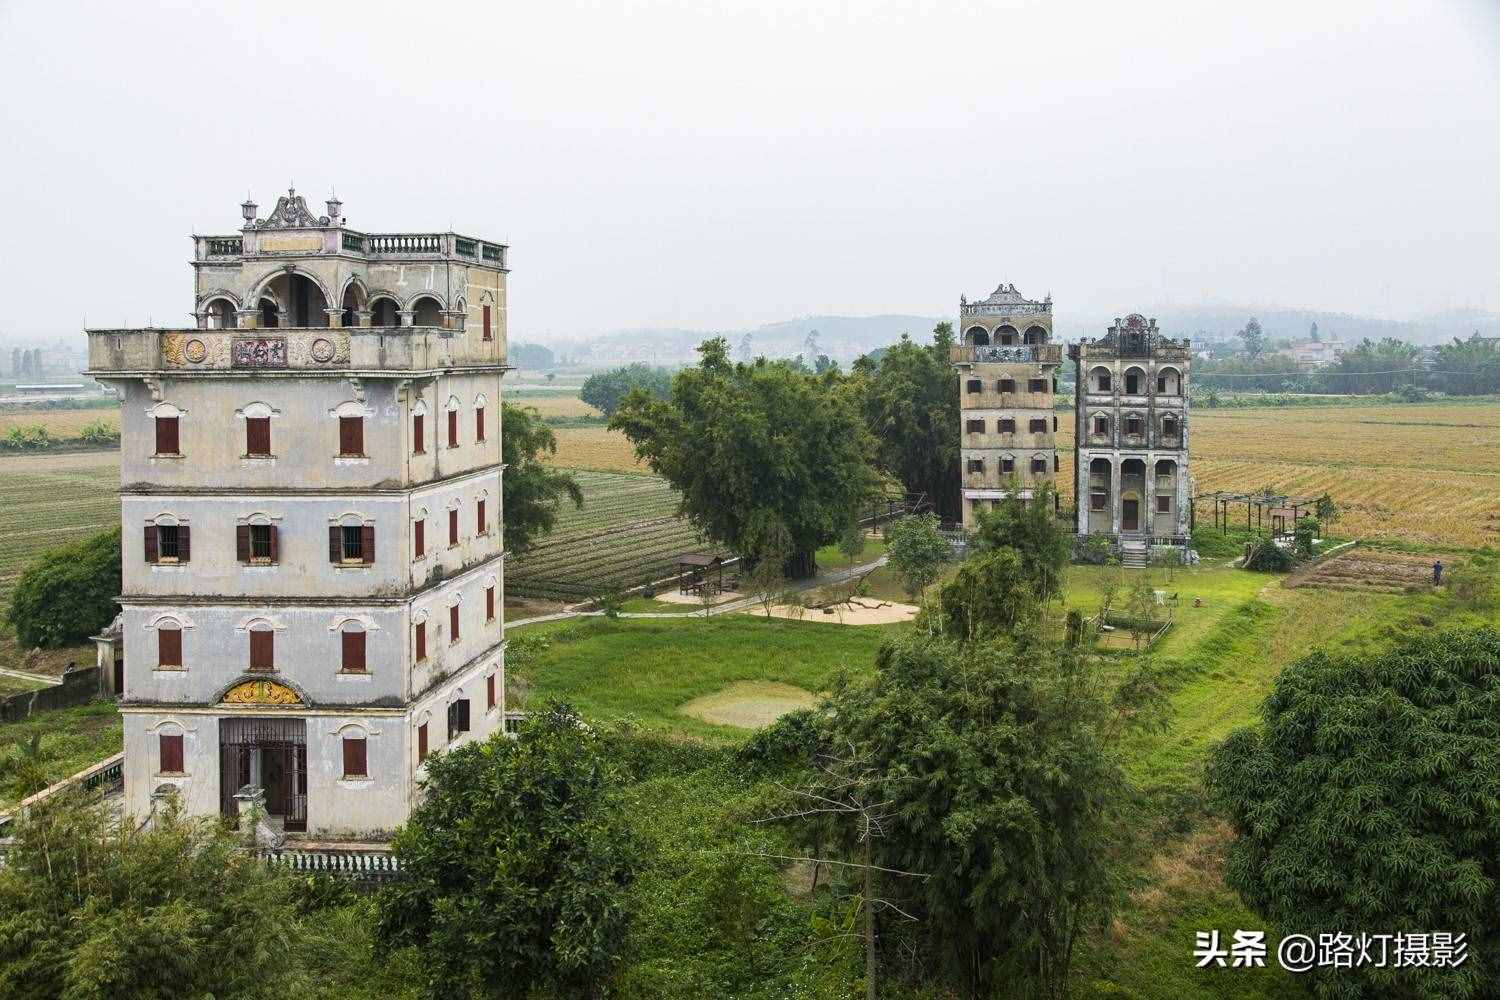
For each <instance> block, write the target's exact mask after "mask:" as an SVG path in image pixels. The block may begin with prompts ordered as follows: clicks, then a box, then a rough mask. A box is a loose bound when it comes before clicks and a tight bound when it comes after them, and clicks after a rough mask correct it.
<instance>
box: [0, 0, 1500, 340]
mask: <svg viewBox="0 0 1500 1000" xmlns="http://www.w3.org/2000/svg"><path fill="white" fill-rule="evenodd" d="M0 88H3V93H4V95H5V97H4V100H3V102H0V141H3V144H4V146H3V148H4V152H3V155H0V187H3V193H4V196H5V214H4V221H3V224H0V298H3V301H4V302H6V303H7V306H8V308H7V309H6V310H5V315H4V316H3V317H0V329H3V330H4V331H5V333H7V334H10V335H16V334H23V333H24V334H41V335H45V336H47V337H48V338H50V337H52V336H55V335H59V334H72V333H74V332H76V331H77V330H79V329H80V328H81V327H82V326H83V324H84V323H85V321H87V323H88V324H89V325H90V326H108V325H119V324H127V323H128V324H134V325H140V324H144V323H145V322H146V321H147V319H148V318H151V319H153V320H154V321H155V322H156V323H158V324H184V325H185V324H186V323H187V322H188V319H189V317H188V313H189V311H190V310H191V308H192V283H191V272H190V269H189V267H188V264H187V261H188V260H189V258H190V255H191V250H190V244H189V242H188V234H189V233H191V232H194V231H197V232H200V233H228V232H233V231H235V230H236V229H237V228H238V226H239V224H240V221H239V208H238V204H239V202H240V201H241V200H243V198H244V196H245V193H246V191H247V190H248V191H250V192H251V193H252V194H253V195H254V196H255V198H256V200H257V201H259V203H260V204H261V206H262V209H261V211H262V216H264V215H265V214H266V213H268V212H269V211H270V209H271V207H273V206H274V205H275V200H276V196H277V194H278V193H279V192H280V191H283V190H284V189H285V188H286V186H287V184H288V182H289V181H295V182H296V184H297V188H298V190H299V191H300V192H302V193H304V194H306V195H308V196H309V202H311V203H313V204H314V206H315V208H316V211H318V212H320V213H321V212H322V210H323V209H322V207H321V202H322V200H323V199H324V198H325V197H326V196H327V194H328V191H329V189H330V187H334V186H336V187H337V190H338V194H339V196H340V197H341V198H342V199H343V201H344V210H345V213H346V215H347V216H348V217H349V219H350V220H351V223H352V224H353V225H355V226H357V227H361V228H365V229H369V230H374V231H393V230H402V229H405V230H416V231H423V230H431V229H447V228H449V227H450V226H451V227H452V228H454V229H457V230H458V231H460V232H463V233H468V234H471V235H475V236H480V237H485V238H491V239H499V240H503V241H506V242H508V243H509V244H510V245H511V254H512V257H511V262H512V266H513V269H514V270H513V273H512V275H511V299H510V301H511V326H510V331H511V336H512V338H516V339H535V338H545V337H547V336H549V335H550V336H554V337H563V336H575V335H578V334H583V333H588V332H593V331H598V330H603V329H614V328H619V327H634V326H642V325H670V326H690V327H699V328H718V329H726V328H735V327H742V326H748V325H753V324H757V323H760V322H764V321H769V320H776V319H784V318H790V317H793V316H798V315H804V314H809V313H825V312H827V313H845V314H869V313H880V312H911V313H921V314H945V313H950V312H952V311H954V309H955V308H956V303H957V299H958V296H959V295H960V293H967V294H969V295H971V296H973V295H983V294H985V293H987V292H988V291H989V290H990V289H992V288H993V287H994V286H995V284H996V283H997V282H999V281H1001V280H1006V281H1014V282H1016V283H1017V284H1018V285H1019V286H1020V287H1021V289H1022V291H1025V292H1028V293H1032V294H1036V295H1040V294H1042V293H1044V292H1047V291H1049V290H1050V291H1051V292H1052V293H1053V295H1054V296H1055V297H1056V300H1057V308H1058V312H1059V314H1060V315H1061V314H1064V313H1068V312H1077V313H1087V314H1099V315H1119V314H1122V313H1123V312H1126V311H1129V310H1131V309H1135V308H1147V307H1149V306H1152V305H1157V304H1163V303H1186V302H1195V301H1200V300H1213V301H1219V302H1235V303H1245V304H1282V305H1289V306H1293V305H1295V306H1307V307H1312V308H1323V309H1334V310H1347V311H1355V312H1366V313H1371V314H1377V315H1388V316H1402V317H1404V316H1407V315H1410V314H1412V313H1415V312H1420V311H1423V310H1428V309H1441V308H1449V307H1481V308H1489V309H1500V0H1429V2H1380V0H1376V2H1372V0H1350V2H1343V0H1312V2H1309V0H1296V2H1279V0H1259V2H1257V3H1240V4H1232V5H1231V4H1227V3H1205V2H1203V0H1181V2H1178V0H1172V2H1152V0H1141V2H1136V3H1119V2H1108V3H1105V2H1099V3H1070V2H1060V0H1046V2H1037V3H987V4H961V3H943V2H941V0H909V2H907V0H864V2H851V3H832V2H825V0H730V2H725V0H693V2H690V3H689V2H613V3H599V4H588V3H576V2H571V0H543V2H540V3H538V2H528V3H506V2H493V0H492V2H476V3H449V2H441V0H420V2H409V3H403V4H387V3H379V2H370V0H362V2H358V3H334V2H325V0H302V2H299V3H282V2H271V0H256V2H253V3H252V2H239V3H229V2H215V3H205V2H202V0H193V2H185V3H180V4H179V3H160V2H149V0H133V2H130V3H123V2H119V0H110V2H107V3H81V2H76V0H0Z"/></svg>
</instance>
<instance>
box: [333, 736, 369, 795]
mask: <svg viewBox="0 0 1500 1000" xmlns="http://www.w3.org/2000/svg"><path fill="white" fill-rule="evenodd" d="M335 734H336V735H337V736H338V738H339V743H340V746H341V747H342V749H343V758H344V771H343V774H342V775H341V778H342V780H344V781H351V780H352V781H365V780H367V779H368V778H369V777H370V754H369V745H370V732H369V730H368V729H366V728H365V727H364V726H362V725H360V724H359V723H357V722H348V723H345V724H344V725H342V726H340V727H339V728H338V729H337V730H336V731H335Z"/></svg>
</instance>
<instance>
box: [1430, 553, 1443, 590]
mask: <svg viewBox="0 0 1500 1000" xmlns="http://www.w3.org/2000/svg"><path fill="white" fill-rule="evenodd" d="M1442 583H1443V561H1442V560H1441V559H1438V560H1435V561H1434V562H1433V564H1432V585H1433V586H1434V587H1438V586H1441V585H1442Z"/></svg>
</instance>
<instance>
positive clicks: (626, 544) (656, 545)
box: [505, 471, 705, 601]
mask: <svg viewBox="0 0 1500 1000" xmlns="http://www.w3.org/2000/svg"><path fill="white" fill-rule="evenodd" d="M575 474H576V475H577V477H578V483H579V485H580V486H581V487H583V507H582V508H581V509H579V508H575V507H574V506H573V505H572V504H570V503H564V505H563V509H562V512H561V513H560V514H559V515H558V518H557V526H556V527H555V529H554V530H553V532H552V533H551V534H550V535H547V536H546V537H545V538H543V539H542V540H541V541H540V542H538V543H537V545H536V546H534V547H533V548H532V549H531V550H530V551H529V552H526V553H525V554H524V555H520V556H517V557H515V558H514V560H513V561H510V562H508V563H507V564H506V568H505V589H506V591H507V592H508V593H510V594H513V595H516V596H518V597H537V598H545V599H548V600H558V601H581V600H585V599H587V598H589V597H592V596H594V595H595V594H597V593H599V592H600V591H601V590H603V589H605V588H606V587H615V588H622V589H623V588H627V587H632V586H635V585H636V584H641V583H647V582H650V581H652V580H658V579H661V578H662V577H665V576H668V575H670V574H672V573H674V572H676V570H677V562H676V560H677V556H679V555H681V554H682V553H684V552H698V551H704V550H705V545H704V543H703V542H702V541H700V540H699V538H698V533H697V532H696V531H695V530H694V529H693V527H692V525H690V524H688V522H687V521H685V520H683V519H682V518H679V517H678V516H677V499H678V498H677V493H676V492H675V491H674V490H673V489H672V488H671V487H670V486H668V485H667V484H666V482H665V481H664V480H662V479H660V478H658V477H656V476H646V475H633V474H630V473H619V472H582V471H580V472H577V473H575Z"/></svg>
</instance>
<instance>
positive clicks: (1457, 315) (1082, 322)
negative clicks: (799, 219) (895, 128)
mask: <svg viewBox="0 0 1500 1000" xmlns="http://www.w3.org/2000/svg"><path fill="white" fill-rule="evenodd" d="M1143 311H1144V312H1145V313H1146V314H1147V315H1150V316H1153V317H1155V318H1156V320H1157V322H1158V323H1159V325H1160V326H1161V329H1162V330H1163V331H1165V332H1166V333H1168V334H1169V335H1171V336H1173V337H1191V338H1193V339H1194V340H1226V339H1229V338H1231V337H1233V336H1234V334H1235V331H1237V330H1239V329H1240V328H1242V327H1243V326H1244V325H1245V323H1246V322H1247V321H1248V320H1249V319H1250V317H1251V316H1254V317H1256V318H1257V319H1259V320H1260V324H1261V328H1262V329H1264V330H1265V332H1266V335H1267V336H1268V337H1271V338H1272V339H1282V338H1285V339H1289V340H1305V339H1306V338H1307V335H1308V331H1309V329H1310V328H1311V327H1312V324H1313V323H1317V324H1318V332H1319V334H1320V335H1321V336H1322V337H1323V339H1325V340H1344V341H1358V340H1361V339H1363V338H1365V337H1370V338H1371V339H1375V340H1379V339H1380V338H1382V337H1397V338H1400V339H1402V340H1406V341H1411V342H1413V343H1418V344H1433V343H1444V342H1447V341H1448V340H1450V339H1452V338H1453V337H1467V336H1468V335H1469V334H1471V333H1473V332H1474V331H1475V330H1476V329H1477V330H1479V331H1480V333H1482V334H1484V335H1486V336H1497V335H1500V314H1497V313H1490V312H1483V311H1479V310H1451V311H1447V312H1441V313H1433V314H1431V315H1428V316H1423V317H1420V318H1418V319H1413V320H1392V319H1380V318H1377V317H1373V316H1358V315H1354V314H1350V313H1335V312H1321V311H1319V310H1315V309H1294V308H1285V307H1279V306H1273V307H1261V306H1223V305H1199V306H1164V307H1161V308H1159V309H1156V310H1150V309H1146V310H1143ZM1122 315H1123V314H1122ZM943 318H944V317H941V316H918V315H908V314H890V315H881V316H804V317H802V318H800V319H789V320H783V321H781V322H778V323H767V324H764V325H762V326H757V327H753V328H751V329H748V330H724V331H719V332H716V331H711V330H691V329H683V328H679V327H644V328H639V329H632V330H617V331H611V332H609V333H604V334H601V335H599V336H595V337H589V338H587V339H560V340H557V341H554V342H552V343H550V344H548V346H549V347H550V348H551V349H552V351H553V353H554V354H555V355H556V356H557V358H558V362H557V363H558V364H559V365H562V364H574V365H586V366H589V367H611V366H614V365H620V364H628V363H630V362H632V361H644V362H646V363H647V364H652V365H666V366H673V365H680V364H687V363H691V362H693V361H695V360H696V359H697V347H698V345H699V344H701V343H702V342H703V341H705V340H707V339H708V338H710V337H713V336H723V337H724V338H725V339H727V340H728V341H729V348H730V354H731V356H732V357H734V358H736V359H739V358H742V357H758V356H762V355H764V356H766V357H772V358H787V357H794V356H796V355H798V354H802V355H807V354H809V353H810V351H809V349H808V337H809V336H812V335H814V334H815V335H816V336H815V340H816V344H817V353H819V354H826V355H828V356H829V357H831V358H833V359H835V360H836V361H839V362H841V363H843V364H846V365H847V364H848V363H849V362H850V361H853V360H854V359H855V358H857V357H859V356H860V355H861V354H866V353H868V352H870V351H873V350H875V349H877V348H880V347H886V346H889V345H891V344H894V343H895V342H896V341H898V340H900V339H901V335H902V334H903V333H910V334H911V336H912V339H914V340H926V339H927V337H928V336H929V335H930V334H931V333H932V328H933V326H935V325H936V324H937V323H939V322H940V321H941V320H942V319H943ZM948 318H950V319H951V318H952V317H948ZM1114 318H1115V317H1113V316H1102V315H1101V316H1090V315H1080V314H1078V313H1073V312H1069V311H1068V310H1067V309H1062V310H1060V311H1059V312H1058V313H1057V316H1056V332H1057V334H1058V336H1059V337H1060V338H1061V339H1062V340H1065V341H1075V340H1078V339H1079V338H1080V337H1098V336H1101V335H1103V333H1104V332H1105V330H1107V329H1108V328H1109V325H1110V323H1111V322H1113V320H1114ZM520 339H523V340H524V339H530V338H526V337H522V338H520Z"/></svg>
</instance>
